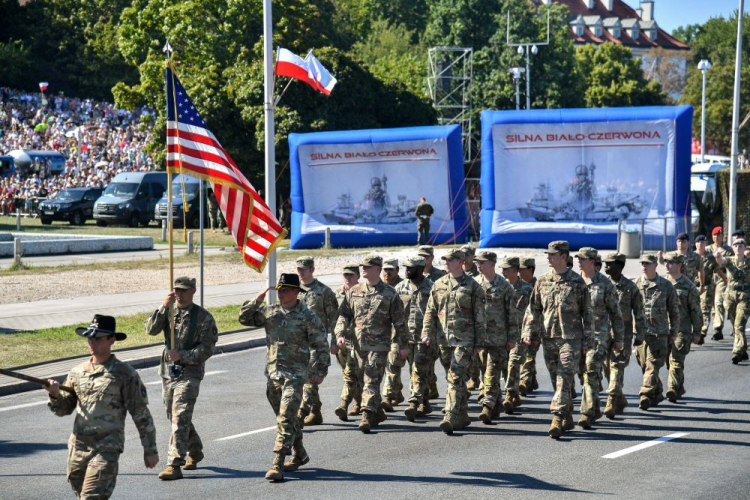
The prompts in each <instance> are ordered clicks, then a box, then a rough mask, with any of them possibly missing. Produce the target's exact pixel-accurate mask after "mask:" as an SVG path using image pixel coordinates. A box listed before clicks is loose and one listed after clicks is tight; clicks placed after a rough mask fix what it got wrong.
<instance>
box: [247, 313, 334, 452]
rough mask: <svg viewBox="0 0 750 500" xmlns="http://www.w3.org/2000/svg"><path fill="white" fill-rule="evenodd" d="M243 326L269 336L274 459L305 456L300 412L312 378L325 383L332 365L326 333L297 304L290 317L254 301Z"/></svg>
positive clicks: (313, 316)
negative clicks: (305, 388)
mask: <svg viewBox="0 0 750 500" xmlns="http://www.w3.org/2000/svg"><path fill="white" fill-rule="evenodd" d="M239 321H240V323H242V324H243V325H245V326H256V327H264V328H265V330H266V349H267V350H266V370H265V375H266V377H267V379H268V381H267V383H266V397H267V398H268V402H269V403H271V408H273V411H274V414H275V415H276V444H275V446H274V449H273V451H274V453H277V454H281V455H289V454H292V455H294V456H300V458H301V457H302V456H305V452H304V448H303V447H302V428H301V422H300V421H299V416H298V411H299V407H300V405H301V404H302V393H303V387H304V385H305V383H307V382H308V381H309V377H310V374H314V375H318V376H320V377H325V376H326V375H327V374H328V366H329V365H330V364H331V356H330V354H329V348H328V340H327V339H326V329H325V326H323V323H322V322H321V320H320V318H318V316H317V315H316V314H315V313H313V312H312V311H311V310H310V309H308V308H307V306H305V304H304V303H303V302H302V301H301V300H298V301H297V304H295V306H294V307H292V308H291V309H289V310H288V311H287V310H285V309H284V308H283V307H281V305H280V304H275V305H272V306H264V305H261V304H258V303H257V302H256V301H255V300H249V301H247V302H245V303H244V304H242V309H241V310H240V317H239Z"/></svg>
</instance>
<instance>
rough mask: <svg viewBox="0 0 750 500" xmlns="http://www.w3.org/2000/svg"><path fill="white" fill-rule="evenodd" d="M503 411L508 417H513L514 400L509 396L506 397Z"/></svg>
mask: <svg viewBox="0 0 750 500" xmlns="http://www.w3.org/2000/svg"><path fill="white" fill-rule="evenodd" d="M503 411H504V412H505V414H506V415H513V399H511V398H509V397H508V396H505V401H503Z"/></svg>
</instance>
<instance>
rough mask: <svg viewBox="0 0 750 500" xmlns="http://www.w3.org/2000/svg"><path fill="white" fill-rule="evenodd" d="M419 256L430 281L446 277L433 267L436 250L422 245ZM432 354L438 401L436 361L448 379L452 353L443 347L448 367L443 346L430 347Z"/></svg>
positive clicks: (433, 392) (433, 385) (432, 388)
mask: <svg viewBox="0 0 750 500" xmlns="http://www.w3.org/2000/svg"><path fill="white" fill-rule="evenodd" d="M417 250H418V252H417V255H418V256H420V257H424V259H425V268H424V274H425V276H427V277H428V278H430V281H432V282H433V283H435V282H436V281H437V280H439V279H440V278H442V277H443V276H445V271H443V270H442V269H438V268H436V267H433V265H432V262H433V260H434V259H435V250H434V249H433V248H432V247H431V246H429V245H422V246H420V247H419V248H418V249H417ZM429 349H430V353H431V355H432V362H431V363H430V399H436V398H437V397H439V396H440V393H439V392H438V389H437V375H435V361H437V360H440V364H442V365H443V368H444V369H445V376H446V378H447V377H448V370H449V369H450V355H449V354H450V352H449V349H448V347H447V346H443V351H444V352H445V354H446V355H445V356H444V357H445V360H446V362H447V365H446V364H445V363H443V358H442V357H441V346H439V345H437V343H435V344H433V345H430V346H429Z"/></svg>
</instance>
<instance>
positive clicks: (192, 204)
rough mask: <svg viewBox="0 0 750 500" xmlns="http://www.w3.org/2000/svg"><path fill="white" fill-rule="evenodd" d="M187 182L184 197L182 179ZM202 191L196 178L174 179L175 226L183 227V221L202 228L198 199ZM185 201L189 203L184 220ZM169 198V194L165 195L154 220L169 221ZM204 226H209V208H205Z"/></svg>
mask: <svg viewBox="0 0 750 500" xmlns="http://www.w3.org/2000/svg"><path fill="white" fill-rule="evenodd" d="M183 177H184V179H185V181H184V183H185V191H184V196H183V191H182V184H183V181H182V178H183ZM199 190H200V181H199V180H198V179H196V178H195V177H190V176H189V175H185V176H180V175H178V176H177V177H175V178H174V180H173V181H172V214H174V224H175V226H182V224H183V221H187V225H188V226H190V227H194V228H198V227H200V220H201V219H200V198H199V197H198V195H199ZM183 200H184V201H185V202H186V203H187V206H188V211H187V214H185V216H184V218H183V208H182V203H183ZM168 203H169V198H168V197H167V193H166V192H165V193H164V197H163V198H162V199H161V200H159V202H158V203H157V204H156V208H155V209H154V219H156V220H157V221H162V220H166V219H167V212H168V208H169V207H168ZM203 222H204V224H203V226H204V227H207V226H208V224H207V222H208V207H206V206H204V211H203Z"/></svg>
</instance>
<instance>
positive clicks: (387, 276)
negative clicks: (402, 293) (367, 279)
mask: <svg viewBox="0 0 750 500" xmlns="http://www.w3.org/2000/svg"><path fill="white" fill-rule="evenodd" d="M398 273H399V268H398V259H385V260H383V281H385V282H386V284H387V285H390V286H392V287H393V288H396V285H398V284H399V283H401V282H402V281H403V280H404V279H403V278H402V277H401V276H399V274H398Z"/></svg>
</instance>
